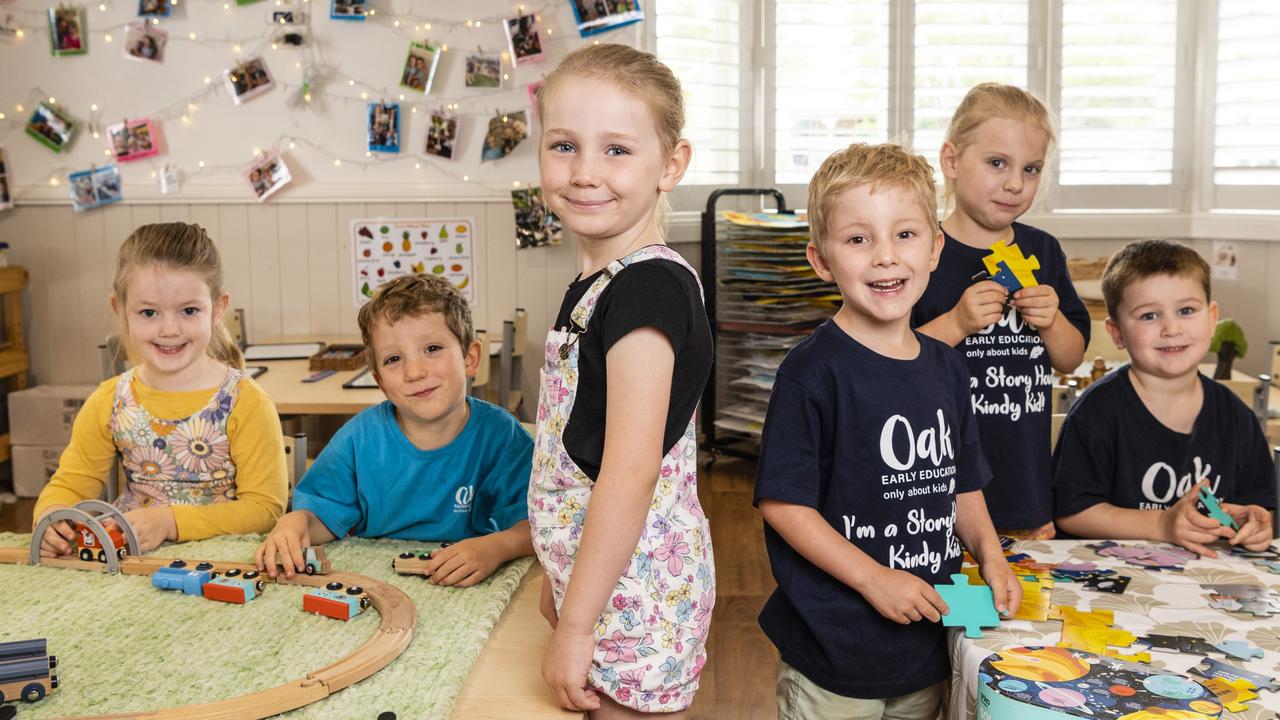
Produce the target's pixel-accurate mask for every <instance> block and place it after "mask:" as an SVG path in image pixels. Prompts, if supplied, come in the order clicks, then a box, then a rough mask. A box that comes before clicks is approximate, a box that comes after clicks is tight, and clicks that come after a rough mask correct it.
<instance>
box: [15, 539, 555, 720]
mask: <svg viewBox="0 0 1280 720" xmlns="http://www.w3.org/2000/svg"><path fill="white" fill-rule="evenodd" d="M28 539H29V536H27V535H15V534H12V533H0V546H5V547H12V546H17V545H26V544H27V541H28ZM261 539H262V538H261V536H257V535H244V536H237V537H222V538H215V539H211V540H203V541H200V542H193V543H185V544H181V545H166V546H163V547H161V548H160V549H159V550H157V551H155V553H154V554H155V555H158V556H160V557H181V558H184V559H200V560H229V561H241V562H248V561H250V559H251V558H252V557H253V552H254V550H255V549H256V548H257V546H258V543H259V542H261ZM434 547H435V546H434V545H432V544H427V543H414V542H406V541H403V540H365V539H359V538H356V539H349V540H343V541H341V542H338V543H335V544H331V545H329V546H327V547H326V549H327V551H328V555H329V560H330V562H331V563H332V565H333V568H334V570H335V571H347V572H356V573H360V574H363V575H368V576H370V577H374V578H378V579H380V580H386V581H390V582H391V583H393V584H394V585H396V586H397V587H399V588H400V589H402V590H404V591H405V593H407V594H408V595H409V597H411V598H413V602H414V604H416V605H417V608H418V626H417V629H416V631H415V633H414V636H413V641H412V642H411V643H410V644H409V647H408V648H407V649H406V650H405V651H404V653H403V654H402V655H401V656H400V657H399V658H397V659H396V660H394V661H393V662H392V663H391V664H390V665H388V666H387V667H386V668H384V669H383V670H381V671H379V672H378V673H375V674H374V675H373V676H372V677H370V678H368V679H366V680H364V681H362V682H359V683H356V684H355V685H352V686H351V687H348V688H346V689H345V690H342V691H340V692H338V693H336V694H335V695H333V696H331V697H329V698H327V699H325V700H321V701H320V702H317V703H313V704H311V705H308V706H306V707H303V708H301V709H299V710H295V711H293V712H292V713H288V714H287V715H284V716H282V717H291V718H292V717H297V718H326V719H332V718H373V717H376V716H377V715H378V713H380V712H382V711H384V710H392V711H394V712H396V713H397V715H398V716H399V717H401V718H447V717H448V716H449V712H450V710H451V709H452V708H453V703H454V700H455V698H456V696H457V694H458V691H459V690H460V689H461V687H462V684H463V681H464V680H465V679H466V677H467V674H468V673H469V672H470V670H471V666H472V665H473V664H474V663H475V660H476V657H477V656H478V655H479V654H480V649H481V647H483V645H484V643H485V641H486V639H488V637H489V633H490V631H491V630H492V629H493V625H494V623H496V622H497V620H498V616H499V615H501V614H502V610H503V608H505V607H506V605H507V602H508V601H509V600H510V599H511V595H512V593H513V592H515V589H516V586H517V585H518V584H519V582H520V578H522V577H523V576H524V574H525V572H526V571H527V570H528V569H529V566H530V564H531V563H532V559H531V558H523V559H521V560H517V561H514V562H511V563H508V564H507V565H505V566H503V567H501V568H499V569H498V571H497V572H495V573H494V574H493V576H491V577H490V578H489V579H488V580H486V581H485V582H484V583H481V584H480V585H477V586H476V587H472V588H466V589H451V588H440V587H436V586H434V585H431V584H430V583H428V582H427V581H426V580H424V579H423V578H421V577H417V576H403V577H402V576H399V575H396V574H395V573H394V572H392V570H391V561H392V559H393V558H395V556H396V555H397V554H399V553H400V552H402V551H404V550H410V549H411V550H417V551H421V550H426V549H432V548H434ZM303 592H304V588H302V587H298V586H286V585H268V586H267V588H266V591H265V592H264V593H263V595H262V597H260V598H258V599H257V600H254V601H252V602H250V603H249V604H247V605H232V604H227V603H221V602H215V601H212V600H206V599H204V598H202V597H194V596H190V595H182V594H179V593H174V592H162V591H160V590H156V589H155V588H153V587H151V579H150V578H149V577H141V576H133V577H126V576H111V575H107V574H105V573H103V574H94V573H89V572H81V571H77V570H65V569H54V568H42V567H28V566H18V565H5V564H0V641H8V640H25V639H31V638H38V637H44V638H48V641H49V651H50V652H51V653H52V654H55V655H57V656H58V668H57V670H56V671H55V672H56V673H57V674H58V676H59V679H60V683H61V684H60V687H59V689H58V690H57V691H56V692H54V693H53V694H51V695H50V696H49V697H47V698H46V699H44V700H42V701H40V702H38V703H35V704H32V705H27V704H26V703H21V704H20V706H19V708H18V709H19V713H20V715H19V716H20V717H22V718H26V719H28V720H36V719H37V718H55V717H66V716H75V715H89V714H101V713H108V712H130V711H141V710H153V709H156V708H161V707H170V706H174V705H186V704H190V703H197V702H210V701H213V700H219V699H222V698H228V697H234V696H237V695H243V694H245V693H248V692H254V691H258V690H264V689H266V688H269V687H273V686H275V685H279V684H281V683H284V682H287V681H290V680H293V679H295V678H300V677H303V676H304V675H305V674H306V673H307V671H309V670H317V669H320V668H322V667H325V666H326V665H329V664H330V663H332V662H335V661H337V660H338V659H340V658H342V657H344V656H346V655H347V654H349V653H351V652H352V651H353V650H355V649H356V648H357V647H359V646H360V645H362V644H363V643H364V642H365V641H366V640H368V639H369V638H370V637H371V636H372V635H373V632H374V630H375V629H377V626H378V622H379V619H378V615H377V613H376V612H374V611H373V610H372V609H370V610H369V611H366V612H364V613H362V614H360V615H359V616H357V617H356V618H354V619H352V620H351V621H350V622H341V621H338V620H332V619H329V618H325V617H321V616H318V615H312V614H310V613H306V612H303V611H302V595H303Z"/></svg>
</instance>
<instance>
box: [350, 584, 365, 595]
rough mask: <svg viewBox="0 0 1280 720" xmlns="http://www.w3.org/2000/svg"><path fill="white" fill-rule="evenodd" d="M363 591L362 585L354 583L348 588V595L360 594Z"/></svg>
mask: <svg viewBox="0 0 1280 720" xmlns="http://www.w3.org/2000/svg"><path fill="white" fill-rule="evenodd" d="M362 592H364V588H362V587H360V586H359V585H352V586H351V587H349V588H347V594H348V595H359V594H360V593H362Z"/></svg>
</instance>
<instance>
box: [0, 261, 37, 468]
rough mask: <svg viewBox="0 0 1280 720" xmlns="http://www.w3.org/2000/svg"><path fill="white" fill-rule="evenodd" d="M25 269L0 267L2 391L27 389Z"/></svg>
mask: <svg viewBox="0 0 1280 720" xmlns="http://www.w3.org/2000/svg"><path fill="white" fill-rule="evenodd" d="M27 279H28V275H27V269H26V268H23V267H0V298H2V299H3V302H4V315H3V323H4V339H3V341H0V381H7V382H4V388H3V392H5V393H8V392H10V391H13V390H21V389H22V388H25V387H26V386H27V370H28V369H29V368H30V364H31V361H30V358H29V357H28V356H27V341H26V338H25V336H24V335H23V328H22V291H23V290H24V289H25V288H26V287H27ZM9 456H10V452H9V434H8V433H5V434H4V435H0V462H4V461H6V460H8V459H9Z"/></svg>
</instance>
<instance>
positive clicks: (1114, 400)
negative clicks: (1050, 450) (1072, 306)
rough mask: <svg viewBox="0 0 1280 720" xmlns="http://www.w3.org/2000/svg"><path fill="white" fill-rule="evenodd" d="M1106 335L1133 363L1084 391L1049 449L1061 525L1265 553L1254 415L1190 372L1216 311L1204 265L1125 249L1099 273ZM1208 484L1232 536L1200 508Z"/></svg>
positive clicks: (1260, 451)
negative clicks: (1230, 521) (1223, 543)
mask: <svg viewBox="0 0 1280 720" xmlns="http://www.w3.org/2000/svg"><path fill="white" fill-rule="evenodd" d="M1102 294H1103V299H1104V300H1105V301H1106V303H1107V312H1108V314H1109V315H1110V317H1108V318H1107V332H1108V333H1109V334H1110V335H1111V338H1112V339H1113V340H1115V343H1116V345H1117V346H1118V347H1121V348H1124V349H1125V350H1128V351H1129V356H1130V358H1131V361H1130V364H1129V365H1127V366H1125V367H1122V368H1120V369H1118V370H1116V371H1115V372H1112V373H1110V374H1109V375H1107V376H1106V377H1105V378H1103V379H1102V380H1099V381H1098V382H1096V383H1094V384H1093V385H1091V386H1089V388H1088V389H1087V390H1085V392H1084V394H1083V395H1081V396H1080V399H1079V400H1078V401H1077V402H1076V404H1075V405H1074V406H1072V408H1071V411H1070V412H1069V413H1068V414H1067V418H1066V420H1065V421H1064V422H1063V424H1062V434H1061V435H1060V436H1059V440H1058V446H1057V448H1056V449H1055V450H1054V454H1053V477H1054V485H1053V491H1054V493H1053V494H1054V506H1055V514H1056V515H1057V520H1056V522H1057V524H1058V527H1060V528H1062V529H1063V530H1064V531H1066V532H1068V533H1071V534H1073V535H1077V536H1080V537H1105V538H1115V539H1135V538H1137V539H1145V540H1164V541H1167V542H1172V543H1177V544H1179V545H1182V546H1183V547H1185V548H1187V549H1188V550H1193V551H1195V552H1197V553H1199V554H1201V555H1209V556H1210V557H1212V556H1214V555H1215V553H1214V551H1213V550H1211V549H1210V548H1208V547H1207V545H1208V543H1211V542H1213V541H1215V540H1217V539H1219V538H1227V540H1228V541H1229V542H1230V544H1231V545H1242V546H1244V547H1245V548H1247V549H1249V550H1260V549H1263V548H1265V547H1267V546H1268V545H1270V543H1271V513H1270V512H1268V509H1274V508H1275V495H1274V494H1273V493H1274V488H1273V483H1274V477H1275V475H1274V473H1273V469H1272V467H1273V466H1272V460H1271V453H1270V452H1269V451H1268V450H1267V439H1266V437H1265V436H1264V435H1263V433H1262V427H1261V425H1260V424H1259V423H1258V421H1257V419H1256V418H1255V417H1254V416H1253V413H1252V412H1251V411H1250V410H1249V408H1248V407H1246V406H1245V404H1244V403H1243V402H1241V401H1240V398H1238V397H1236V396H1235V394H1234V393H1233V392H1231V390H1229V389H1228V388H1227V387H1226V386H1224V385H1222V384H1221V383H1218V382H1215V381H1213V380H1210V379H1209V378H1207V377H1205V376H1204V375H1201V374H1200V372H1199V369H1198V367H1197V365H1198V364H1199V362H1200V360H1201V359H1203V358H1204V355H1205V353H1206V352H1207V351H1208V349H1209V342H1210V340H1211V339H1212V337H1213V332H1214V327H1215V325H1216V324H1217V322H1218V304H1217V303H1215V302H1211V301H1210V300H1209V297H1210V294H1209V265H1208V263H1206V262H1205V261H1204V259H1203V258H1201V257H1200V256H1199V255H1198V254H1196V252H1195V251H1194V250H1192V249H1191V248H1188V247H1186V246H1183V245H1179V244H1177V243H1175V242H1171V241H1169V240H1140V241H1137V242H1132V243H1129V244H1128V245H1126V246H1125V247H1124V248H1123V249H1121V250H1120V251H1119V252H1117V253H1116V254H1115V255H1114V256H1113V257H1112V258H1111V260H1110V262H1108V263H1107V269H1106V271H1105V272H1104V273H1103V276H1102ZM1202 485H1203V486H1204V487H1206V488H1208V489H1209V491H1210V492H1212V493H1213V494H1214V496H1216V497H1217V498H1218V500H1220V501H1222V507H1223V509H1224V510H1226V511H1227V513H1229V514H1230V515H1231V516H1232V517H1233V518H1234V519H1235V520H1236V522H1237V523H1239V524H1240V529H1239V530H1232V529H1231V528H1229V527H1227V526H1225V525H1222V524H1220V523H1219V522H1218V521H1217V520H1214V519H1213V518H1210V517H1208V516H1205V515H1202V514H1201V513H1200V512H1199V511H1198V510H1197V509H1196V495H1197V491H1198V488H1199V487H1200V486H1202Z"/></svg>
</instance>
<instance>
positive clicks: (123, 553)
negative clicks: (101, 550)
mask: <svg viewBox="0 0 1280 720" xmlns="http://www.w3.org/2000/svg"><path fill="white" fill-rule="evenodd" d="M128 554H129V551H128V550H125V549H124V548H122V547H119V548H116V559H117V560H123V559H124V558H125V556H126V555H128Z"/></svg>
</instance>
